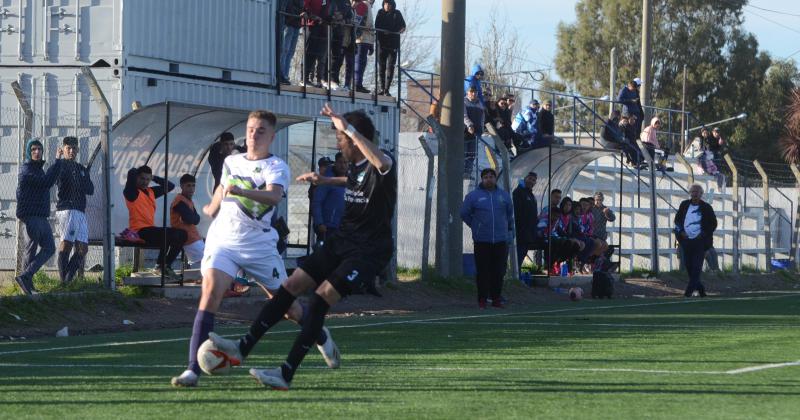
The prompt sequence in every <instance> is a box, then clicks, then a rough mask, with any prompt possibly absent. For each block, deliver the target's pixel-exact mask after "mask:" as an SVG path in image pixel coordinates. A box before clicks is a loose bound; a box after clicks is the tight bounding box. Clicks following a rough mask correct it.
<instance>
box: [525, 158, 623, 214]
mask: <svg viewBox="0 0 800 420" xmlns="http://www.w3.org/2000/svg"><path fill="white" fill-rule="evenodd" d="M619 154H620V151H619V150H608V149H596V148H591V147H584V146H573V145H563V146H561V145H553V146H550V147H542V148H538V149H533V150H529V151H527V152H524V153H522V154H520V155H519V156H517V157H516V158H515V159H514V160H513V161H511V176H512V179H522V178H524V177H525V175H527V174H528V172H531V171H532V172H536V174H537V175H538V176H539V182H537V183H536V185H535V186H534V187H533V195H534V196H535V197H537V200H538V201H539V203H540V205H541V206H542V208H544V205H545V204H544V203H545V200H547V202H548V204H549V201H550V197H549V194H548V190H551V189H555V188H558V189H560V190H562V191H569V190H570V189H572V184H573V183H574V182H575V179H576V178H577V177H578V174H580V173H581V171H582V170H583V168H585V167H586V166H587V165H588V164H589V163H591V162H593V161H595V160H597V159H599V158H601V157H604V156H615V155H619ZM548 175H549V182H542V180H543V179H544V178H545V177H548Z"/></svg>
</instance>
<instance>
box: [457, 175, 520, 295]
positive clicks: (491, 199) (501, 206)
mask: <svg viewBox="0 0 800 420" xmlns="http://www.w3.org/2000/svg"><path fill="white" fill-rule="evenodd" d="M513 217H514V209H513V205H512V202H511V197H510V196H509V195H508V193H507V192H505V191H503V190H502V189H500V188H498V187H497V172H495V171H494V169H492V168H486V169H484V170H483V171H481V183H480V184H478V188H476V189H475V190H474V191H472V192H470V193H469V194H467V196H466V197H465V198H464V204H463V205H462V206H461V219H462V220H463V221H464V223H465V224H466V225H467V226H469V227H470V229H471V230H472V241H473V243H474V250H475V270H476V276H475V281H476V283H477V286H478V308H480V309H486V303H487V299H489V298H491V299H492V306H494V307H497V308H502V307H504V305H503V302H502V301H501V296H500V294H501V292H502V289H503V277H504V276H505V273H506V262H507V261H508V245H507V241H508V240H510V239H511V233H510V232H511V229H512V225H511V223H512V219H513Z"/></svg>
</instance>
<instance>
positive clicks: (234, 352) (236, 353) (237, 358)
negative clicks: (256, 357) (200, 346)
mask: <svg viewBox="0 0 800 420" xmlns="http://www.w3.org/2000/svg"><path fill="white" fill-rule="evenodd" d="M208 339H209V340H211V342H212V343H214V345H215V346H216V347H217V349H218V350H220V351H222V352H223V353H225V354H226V355H227V356H228V360H230V362H231V366H239V365H241V364H242V360H244V357H242V352H241V351H240V350H239V343H238V342H236V341H233V340H228V339H227V338H222V337H220V336H219V335H217V333H215V332H210V333H208Z"/></svg>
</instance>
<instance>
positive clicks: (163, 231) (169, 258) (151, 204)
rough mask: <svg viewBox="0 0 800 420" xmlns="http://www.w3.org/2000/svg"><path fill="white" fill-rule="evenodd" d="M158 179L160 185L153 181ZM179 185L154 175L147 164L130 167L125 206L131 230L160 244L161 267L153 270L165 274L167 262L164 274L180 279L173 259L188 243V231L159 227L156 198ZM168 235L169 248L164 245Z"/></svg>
mask: <svg viewBox="0 0 800 420" xmlns="http://www.w3.org/2000/svg"><path fill="white" fill-rule="evenodd" d="M151 182H156V183H157V184H159V185H158V186H157V187H151V186H150V183H151ZM174 188H175V184H173V183H171V182H169V181H167V180H165V179H164V178H161V177H157V176H153V170H152V169H150V167H149V166H147V165H143V166H140V167H138V168H131V169H130V170H128V179H127V181H126V182H125V189H124V190H122V195H123V196H124V197H125V205H126V206H128V229H130V230H131V231H133V232H136V233H137V234H138V235H139V237H140V238H141V239H142V240H143V241H144V243H145V244H146V245H150V246H158V247H159V248H160V249H159V252H158V261H157V266H156V268H155V269H154V270H153V273H154V274H156V275H160V274H161V265H162V263H163V265H164V274H165V275H166V276H168V277H170V278H173V279H177V278H178V275H177V274H175V271H173V270H172V262H173V261H175V259H176V258H178V254H180V252H181V249H182V247H183V244H184V243H185V242H186V232H184V231H182V230H180V229H175V228H171V227H156V226H155V215H156V199H157V198H158V197H161V196H162V195H164V194H166V193H168V192H169V191H172V190H173V189H174ZM165 236H166V243H167V248H166V249H165V248H164V247H163V244H164V242H165V240H164V237H165Z"/></svg>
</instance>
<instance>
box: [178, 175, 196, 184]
mask: <svg viewBox="0 0 800 420" xmlns="http://www.w3.org/2000/svg"><path fill="white" fill-rule="evenodd" d="M187 182H194V183H197V178H195V177H194V175H192V174H183V176H181V180H180V184H181V185H183V184H186V183H187Z"/></svg>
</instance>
